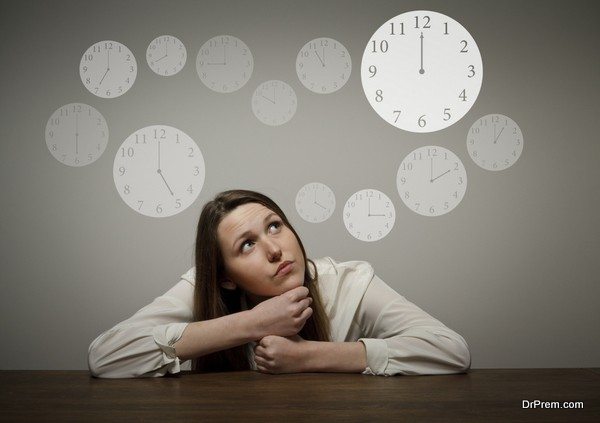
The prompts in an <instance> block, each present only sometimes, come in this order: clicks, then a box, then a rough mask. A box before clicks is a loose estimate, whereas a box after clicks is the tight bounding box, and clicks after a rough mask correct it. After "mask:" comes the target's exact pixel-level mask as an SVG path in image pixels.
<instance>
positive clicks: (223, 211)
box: [192, 190, 330, 372]
mask: <svg viewBox="0 0 600 423" xmlns="http://www.w3.org/2000/svg"><path fill="white" fill-rule="evenodd" d="M247 203H258V204H262V205H263V206H265V207H266V208H268V209H270V210H272V211H274V212H275V213H277V214H278V215H279V217H280V218H281V220H282V221H283V222H284V224H285V225H286V226H287V227H288V228H289V229H290V230H291V231H292V232H293V233H294V235H295V236H296V239H297V240H298V244H300V248H301V250H302V254H303V257H304V265H305V270H304V284H303V285H304V286H306V287H307V288H308V290H309V294H308V295H309V296H310V297H312V299H313V302H312V304H311V308H312V309H313V314H312V315H311V316H310V317H309V318H308V319H307V320H306V323H305V324H304V327H303V328H302V330H301V331H300V332H299V333H298V335H300V336H301V337H302V338H304V339H306V340H312V341H329V339H330V332H329V330H330V327H329V319H328V318H327V315H326V314H325V309H324V307H323V304H322V302H321V296H320V295H319V288H318V284H317V281H318V273H317V268H316V266H315V263H314V262H313V261H312V260H309V259H308V258H307V257H306V251H305V250H304V245H302V241H301V240H300V237H299V236H298V234H297V233H296V231H295V230H294V228H293V227H292V225H291V224H290V222H289V221H288V219H287V217H286V216H285V214H284V213H283V211H282V210H281V209H280V208H279V206H278V205H277V204H276V203H275V202H274V201H273V200H271V199H270V198H269V197H267V196H265V195H263V194H260V193H258V192H254V191H247V190H231V191H224V192H221V193H220V194H217V196H216V197H215V198H214V200H212V201H209V202H208V203H206V205H205V206H204V208H203V209H202V213H201V214H200V219H199V220H198V230H197V234H196V251H195V262H196V284H195V288H194V321H202V320H209V319H216V318H218V317H223V316H225V315H228V314H232V313H237V312H240V311H242V310H241V309H242V305H241V299H242V295H244V292H243V291H242V290H241V289H240V288H237V289H235V290H229V289H225V288H223V287H222V286H221V284H220V282H221V281H222V279H223V276H224V271H225V266H224V262H223V255H222V252H221V248H220V245H219V241H218V237H217V227H218V226H219V223H221V221H222V220H223V218H224V217H225V216H227V215H228V214H229V213H230V212H231V211H233V210H234V209H235V208H236V207H239V206H241V205H243V204H247ZM309 263H310V264H311V265H312V266H313V268H314V277H311V275H310V273H309V268H308V264H309ZM247 345H248V344H244V345H240V346H237V347H234V348H230V349H227V350H222V351H217V352H214V353H211V354H207V355H204V356H201V357H198V358H195V359H193V361H192V369H193V370H196V371H201V372H218V371H237V370H249V369H250V368H251V367H250V363H249V358H248V356H247V352H246V351H247V348H248V346H247Z"/></svg>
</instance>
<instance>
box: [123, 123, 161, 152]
mask: <svg viewBox="0 0 600 423" xmlns="http://www.w3.org/2000/svg"><path fill="white" fill-rule="evenodd" d="M154 131H155V132H156V130H154ZM154 138H156V136H155V137H154ZM142 141H143V142H142V144H147V143H146V134H142ZM135 143H136V144H139V143H140V139H139V135H138V134H135ZM122 157H125V156H122ZM130 157H133V155H132V156H130Z"/></svg>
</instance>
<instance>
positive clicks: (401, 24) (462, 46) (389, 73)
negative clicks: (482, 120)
mask: <svg viewBox="0 0 600 423" xmlns="http://www.w3.org/2000/svg"><path fill="white" fill-rule="evenodd" d="M482 76H483V65H482V61H481V54H480V53H479V48H478V47H477V43H476V42H475V40H474V39H473V37H472V36H471V34H469V32H468V31H467V30H466V29H465V27H463V26H462V25H461V24H460V23H458V22H457V21H455V20H454V19H452V18H450V17H448V16H446V15H443V14H441V13H437V12H432V11H429V10H416V11H411V12H406V13H402V14H401V15H398V16H396V17H394V18H392V19H390V20H389V21H387V22H386V23H384V24H383V25H382V26H381V27H379V29H378V30H377V31H375V33H374V34H373V36H372V37H371V39H370V40H369V42H368V44H367V46H366V48H365V51H364V53H363V58H362V64H361V80H362V85H363V90H364V92H365V95H366V96H367V99H368V100H369V103H370V104H371V106H372V107H373V109H375V111H376V112H377V113H378V114H379V116H381V117H382V118H383V119H384V120H385V121H386V122H388V123H390V124H391V125H394V126H395V127H397V128H400V129H403V130H406V131H410V132H433V131H439V130H440V129H444V128H446V127H448V126H450V125H452V124H454V123H456V122H458V121H459V120H460V119H461V118H462V117H463V116H464V115H465V114H466V113H467V112H468V111H469V109H470V108H471V107H472V106H473V104H474V103H475V100H476V99H477V96H478V95H479V91H480V89H481V82H482Z"/></svg>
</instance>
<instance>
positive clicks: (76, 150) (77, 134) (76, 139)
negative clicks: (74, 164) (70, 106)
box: [75, 114, 79, 154]
mask: <svg viewBox="0 0 600 423" xmlns="http://www.w3.org/2000/svg"><path fill="white" fill-rule="evenodd" d="M78 117H79V115H77V114H76V115H75V154H79V119H78Z"/></svg>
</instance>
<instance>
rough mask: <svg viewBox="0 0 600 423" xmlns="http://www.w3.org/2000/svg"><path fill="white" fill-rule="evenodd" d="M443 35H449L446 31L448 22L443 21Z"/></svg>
mask: <svg viewBox="0 0 600 423" xmlns="http://www.w3.org/2000/svg"><path fill="white" fill-rule="evenodd" d="M444 35H450V34H449V33H448V22H444Z"/></svg>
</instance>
